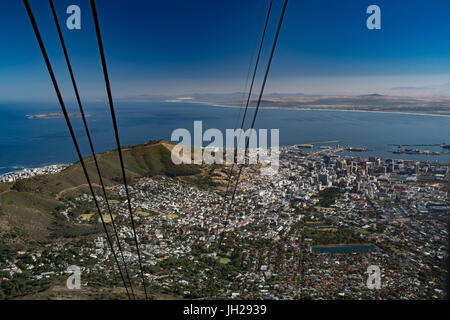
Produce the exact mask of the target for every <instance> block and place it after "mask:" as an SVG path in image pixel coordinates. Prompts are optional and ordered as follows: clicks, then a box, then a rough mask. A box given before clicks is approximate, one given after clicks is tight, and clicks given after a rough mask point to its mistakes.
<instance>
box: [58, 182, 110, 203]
mask: <svg viewBox="0 0 450 320" xmlns="http://www.w3.org/2000/svg"><path fill="white" fill-rule="evenodd" d="M92 186H93V187H97V188H101V187H102V186H101V185H99V184H97V183H93V184H92ZM83 187H89V185H88V184H87V183H85V184H80V185H79V186H76V187H71V188H66V189H64V190H61V191H60V192H58V194H57V195H56V199H57V200H59V198H61V196H62V195H63V194H64V193H66V192H69V191H74V190H78V189H80V188H83ZM105 189H106V190H108V189H109V190H111V187H105Z"/></svg>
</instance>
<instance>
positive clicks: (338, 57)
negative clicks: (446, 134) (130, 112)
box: [0, 0, 450, 101]
mask: <svg viewBox="0 0 450 320" xmlns="http://www.w3.org/2000/svg"><path fill="white" fill-rule="evenodd" d="M30 2H31V5H32V8H33V10H34V12H35V15H36V19H37V22H38V25H39V27H40V29H41V33H42V35H43V38H44V42H45V44H46V47H47V49H48V51H49V54H50V57H51V59H52V63H53V65H54V68H55V71H56V74H57V77H58V80H59V81H60V83H61V87H62V89H63V93H64V96H65V97H66V99H71V100H72V99H73V93H72V90H71V87H70V83H69V77H68V73H67V70H66V66H65V62H64V59H63V54H62V50H61V48H60V45H59V42H58V38H57V34H56V29H55V26H54V24H53V20H52V16H51V12H50V7H49V4H48V1H46V0H30ZM71 4H77V5H79V6H80V7H81V14H82V21H81V26H82V29H81V30H74V31H70V30H68V29H67V28H64V29H63V32H64V36H65V39H66V42H67V45H68V49H69V54H70V57H71V59H72V63H73V67H74V70H75V75H76V78H77V80H78V83H79V86H80V92H81V94H82V96H83V97H84V98H85V99H89V100H97V99H104V96H105V93H104V83H103V79H102V74H101V68H100V64H99V55H98V48H97V44H96V38H95V31H94V27H93V22H92V16H91V10H90V5H89V1H88V0H68V1H66V0H55V5H56V9H57V11H58V15H59V18H60V21H61V22H63V23H65V20H66V18H67V17H68V15H67V14H66V13H65V11H66V8H67V7H68V6H69V5H71ZM267 4H268V0H264V1H263V0H227V1H220V0H191V1H182V0H166V1H151V0H149V1H138V0H127V1H119V0H116V1H111V0H109V1H106V0H97V7H98V11H99V18H100V24H101V28H102V33H103V38H104V39H103V40H104V45H105V50H106V54H107V61H108V65H109V69H110V77H111V83H112V89H113V93H114V96H115V97H116V98H123V99H127V98H130V99H133V97H136V96H142V95H159V94H186V95H188V94H189V93H215V92H220V93H222V92H235V91H243V90H244V87H245V80H246V76H247V71H248V66H249V62H250V59H251V56H252V53H253V52H254V48H255V43H256V40H257V39H259V36H260V33H261V31H262V27H263V23H264V19H265V11H266V8H267ZM371 4H376V5H378V6H379V7H380V8H381V27H382V29H381V30H368V29H367V28H366V19H367V17H368V15H367V14H366V8H367V7H368V6H369V5H371ZM281 5H282V0H274V9H273V15H272V20H271V23H270V30H271V32H270V33H269V38H268V40H269V41H268V42H267V46H266V47H265V52H266V54H265V55H264V58H265V59H266V58H267V53H268V51H269V49H270V48H269V45H270V42H271V40H272V37H273V30H274V29H275V27H276V23H277V21H276V20H277V19H278V16H279V13H280V10H281ZM449 13H450V2H449V1H445V0H431V1H424V0H409V1H404V0H386V1H385V0H370V1H366V0H340V1H325V0H315V1H311V0H290V2H289V5H288V7H287V13H286V17H285V21H284V25H283V28H282V30H281V35H280V39H279V45H278V48H277V51H276V53H275V58H274V61H273V64H272V70H271V73H270V78H269V81H268V86H267V91H266V92H282V93H283V92H291V93H293V92H303V93H323V94H327V93H328V94H334V93H342V94H346V93H351V94H359V93H372V92H382V93H391V94H409V93H411V94H414V93H423V92H426V93H428V94H429V93H432V94H436V93H437V92H439V93H445V90H446V89H448V87H449V86H448V83H450V20H449ZM0 27H1V28H0V39H1V41H2V46H1V50H0V101H2V100H3V101H4V100H8V101H11V100H17V101H19V100H54V99H55V94H54V92H53V88H52V86H51V82H50V79H49V76H48V74H47V71H46V69H45V65H44V62H43V59H42V55H41V53H40V51H39V48H38V45H37V41H36V39H35V37H34V34H33V31H32V28H31V25H30V22H29V20H28V17H27V15H26V11H25V8H24V5H23V3H22V1H18V0H2V1H0ZM264 61H265V60H264ZM397 87H401V88H402V89H401V90H392V88H397Z"/></svg>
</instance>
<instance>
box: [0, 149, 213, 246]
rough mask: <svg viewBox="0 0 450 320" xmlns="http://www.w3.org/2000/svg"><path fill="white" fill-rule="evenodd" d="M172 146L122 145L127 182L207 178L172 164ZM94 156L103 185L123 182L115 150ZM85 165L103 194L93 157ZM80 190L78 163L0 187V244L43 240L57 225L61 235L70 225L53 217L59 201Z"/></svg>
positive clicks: (197, 170)
mask: <svg viewBox="0 0 450 320" xmlns="http://www.w3.org/2000/svg"><path fill="white" fill-rule="evenodd" d="M172 146H173V145H172V144H171V143H169V142H164V141H151V142H148V143H145V144H141V145H136V146H129V147H124V148H123V157H124V163H125V168H126V174H127V180H129V181H128V182H129V183H133V182H136V181H137V180H138V179H140V178H143V177H150V176H155V175H166V176H169V177H186V178H187V179H189V180H190V181H191V182H193V181H196V180H197V179H198V181H204V180H205V179H207V178H206V175H205V174H204V173H205V171H206V170H205V167H203V166H197V165H185V164H182V165H178V166H176V165H174V164H173V163H172V161H171V153H170V149H171V147H172ZM97 158H98V161H99V166H100V170H101V172H102V176H103V179H104V182H105V184H106V186H107V187H111V186H114V185H117V184H119V183H122V182H123V180H122V175H121V170H120V162H119V157H118V153H117V150H112V151H107V152H105V153H101V154H98V155H97ZM85 162H86V166H87V168H88V172H89V175H90V177H91V180H92V182H93V183H94V186H95V188H96V191H101V189H100V186H99V179H98V176H97V173H96V170H95V164H94V161H93V158H92V156H89V157H86V158H85ZM81 192H86V193H89V189H88V186H87V184H86V179H85V177H84V174H83V170H82V167H81V165H80V163H78V162H77V163H75V164H73V165H71V166H69V167H68V168H66V169H65V170H64V171H62V172H60V173H57V174H53V175H44V176H36V177H33V178H30V179H24V180H19V181H17V182H16V183H14V184H11V183H8V184H6V183H3V184H0V243H1V242H3V243H6V244H8V245H14V244H19V245H20V244H23V243H25V242H26V243H29V242H31V243H35V242H41V241H47V240H49V239H50V237H51V233H52V232H53V233H55V225H56V227H57V228H63V229H61V230H59V231H60V232H57V234H61V233H63V232H64V230H65V229H64V228H66V229H67V230H68V231H69V228H73V227H74V226H67V225H64V224H55V216H54V215H53V213H54V212H56V211H57V210H58V209H59V208H61V207H63V205H64V203H63V200H65V199H69V198H71V197H73V196H75V195H78V194H80V193H81ZM99 194H101V193H99ZM76 227H77V228H78V229H80V230H84V232H83V233H84V234H91V233H95V232H96V231H97V230H96V229H93V228H95V227H94V226H85V225H83V226H76ZM89 228H91V229H92V230H89ZM56 231H58V230H56Z"/></svg>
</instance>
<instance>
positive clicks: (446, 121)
mask: <svg viewBox="0 0 450 320" xmlns="http://www.w3.org/2000/svg"><path fill="white" fill-rule="evenodd" d="M68 108H69V112H77V108H76V105H75V104H68ZM85 109H86V110H85V111H86V112H88V113H92V114H93V116H92V117H89V118H88V124H89V127H90V130H91V134H92V136H93V141H94V145H95V149H96V152H103V151H106V150H110V149H114V148H115V140H114V134H113V128H112V122H111V115H110V113H109V107H108V105H107V103H105V102H96V103H87V104H86V105H85ZM51 112H60V109H59V105H58V104H56V103H54V104H53V103H46V104H44V103H29V104H24V103H0V174H2V173H5V172H10V171H14V170H19V169H22V168H29V167H39V166H44V165H49V164H55V163H71V162H74V161H76V160H77V156H76V153H75V149H74V147H73V144H72V141H71V138H70V135H69V132H68V129H67V127H66V123H65V120H64V119H28V118H27V117H26V116H27V115H29V114H37V113H51ZM253 112H254V109H249V117H248V118H249V119H250V118H251V117H252V116H253ZM116 114H117V121H118V125H119V133H120V137H121V143H122V145H132V144H138V143H143V142H146V141H148V140H156V139H166V140H170V137H171V134H172V131H173V130H175V129H177V128H186V129H188V130H190V131H191V132H193V122H194V121H195V120H202V121H203V131H205V130H206V129H209V128H218V129H220V130H222V132H225V129H227V128H237V127H239V126H240V117H239V116H242V110H240V109H239V108H231V107H217V106H208V105H204V104H195V103H168V102H145V103H144V102H116ZM72 123H73V126H74V129H75V132H76V134H77V137H79V143H80V145H81V148H82V152H83V153H84V155H88V154H89V148H88V144H87V139H86V136H85V134H84V129H83V126H82V121H81V118H73V119H72ZM248 123H249V122H248ZM247 126H248V124H247ZM256 127H257V128H267V129H274V128H277V129H280V144H281V145H292V144H300V143H311V142H319V141H329V140H342V142H340V145H342V146H352V147H365V148H368V149H370V150H371V151H369V152H358V153H356V152H354V153H351V154H352V155H354V156H364V157H367V156H371V155H375V156H380V157H384V158H394V159H413V160H417V161H424V160H426V161H438V162H444V163H450V155H440V156H425V155H406V154H401V155H399V154H392V153H391V152H390V151H392V150H393V149H394V148H395V147H394V146H391V145H390V144H441V143H442V142H444V141H445V142H447V143H450V117H444V116H428V115H412V114H392V113H373V112H353V111H317V110H281V109H261V110H260V112H259V114H258V118H257V121H256ZM408 148H416V147H408ZM417 148H422V149H428V150H433V151H442V150H441V148H440V147H417Z"/></svg>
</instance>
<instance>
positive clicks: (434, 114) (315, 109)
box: [163, 100, 450, 117]
mask: <svg viewBox="0 0 450 320" xmlns="http://www.w3.org/2000/svg"><path fill="white" fill-rule="evenodd" d="M163 102H167V103H181V104H183V103H195V104H202V105H206V106H210V107H220V108H235V109H240V108H244V107H241V106H233V105H226V104H217V103H210V102H205V101H176V100H166V101H163ZM249 109H256V107H255V106H249ZM261 109H269V110H296V111H302V110H305V111H336V112H367V113H381V114H401V115H417V116H432V117H450V114H440V113H423V112H403V111H373V110H355V109H330V108H295V107H261Z"/></svg>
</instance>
